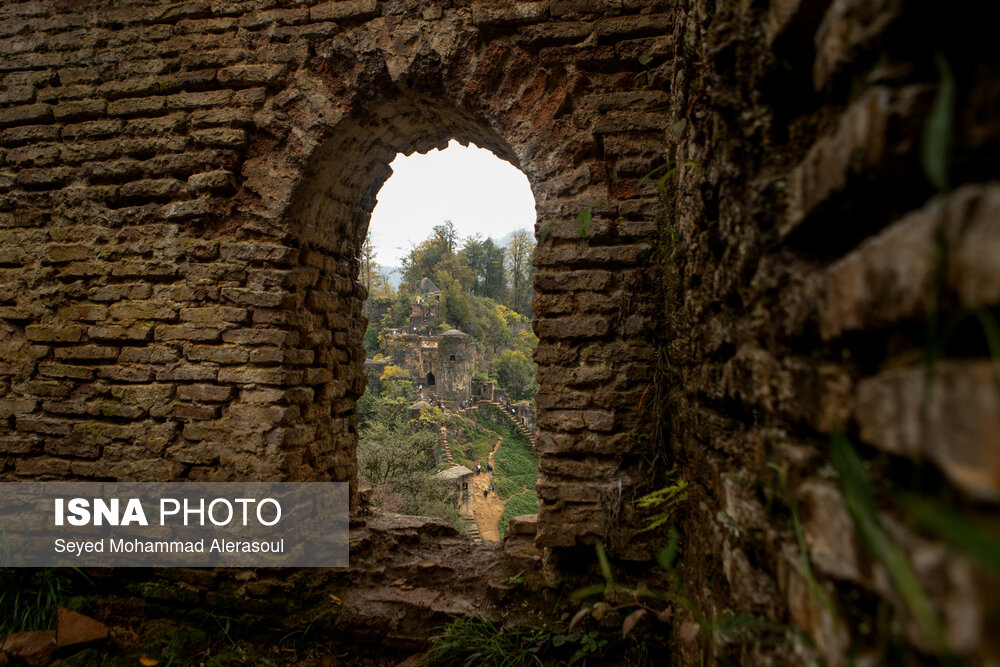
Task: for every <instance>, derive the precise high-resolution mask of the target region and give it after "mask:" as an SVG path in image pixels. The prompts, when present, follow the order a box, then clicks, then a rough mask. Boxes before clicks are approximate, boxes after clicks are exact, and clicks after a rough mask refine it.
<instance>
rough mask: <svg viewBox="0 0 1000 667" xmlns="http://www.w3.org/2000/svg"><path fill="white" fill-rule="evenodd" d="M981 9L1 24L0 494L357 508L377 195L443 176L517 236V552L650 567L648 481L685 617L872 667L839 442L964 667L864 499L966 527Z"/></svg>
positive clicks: (947, 578) (536, 12)
mask: <svg viewBox="0 0 1000 667" xmlns="http://www.w3.org/2000/svg"><path fill="white" fill-rule="evenodd" d="M984 4H985V3H976V2H972V1H971V0H964V1H962V2H958V3H953V4H952V5H949V6H948V7H947V8H940V7H930V6H929V3H922V2H917V1H916V0H914V1H911V2H906V1H905V0H878V1H877V2H871V1H869V0H816V1H815V2H807V1H805V0H770V2H766V1H764V0H718V1H716V0H641V1H640V0H609V1H602V0H542V1H537V2H509V3H507V2H505V3H485V2H461V1H452V0H441V1H439V2H426V3H418V2H415V1H411V0H385V1H382V2H380V1H377V0H342V1H338V2H325V3H311V2H296V1H279V0H247V1H242V2H236V1H233V2H207V1H205V2H202V1H198V0H195V1H192V2H186V3H180V4H178V3H171V2H165V1H164V2H158V1H155V0H153V1H151V2H144V3H141V4H140V3H138V2H136V3H125V2H111V1H110V0H104V1H95V2H91V3H70V2H62V1H57V0H48V1H46V0H27V1H23V2H15V1H10V2H5V3H3V4H2V5H0V54H2V55H0V77H2V79H0V165H2V168H0V285H2V288H3V289H2V291H0V394H2V398H0V427H2V428H0V457H2V459H0V461H2V462H0V476H2V478H3V479H41V478H45V479H70V478H73V479H123V480H124V479H129V480H148V479H220V480H224V479H288V480H295V479H336V480H348V481H351V482H352V484H354V485H356V478H357V474H356V461H355V458H356V457H355V447H356V439H357V434H356V426H357V416H356V412H355V402H356V399H357V398H358V396H359V395H360V394H361V393H362V391H363V389H364V383H365V373H364V369H363V360H364V352H363V348H362V345H361V338H362V335H363V333H364V330H365V319H364V317H363V315H362V304H363V301H364V299H365V297H366V294H365V290H364V288H363V287H362V285H361V284H360V283H359V281H358V272H359V262H358V255H359V249H360V246H361V242H362V240H363V238H364V235H365V232H366V228H367V224H368V220H369V216H370V213H371V209H372V206H373V204H374V197H375V193H376V192H377V191H378V189H379V187H380V186H381V184H382V183H383V182H384V180H385V178H387V176H388V175H389V169H388V163H389V162H390V161H391V159H392V158H393V157H394V155H395V154H396V153H397V152H404V153H410V152H412V151H415V150H421V151H422V150H427V149H429V148H431V147H443V146H444V145H445V144H446V142H447V141H448V140H449V139H451V138H457V139H459V140H460V141H464V142H468V141H474V142H476V143H477V144H479V145H481V146H484V147H487V148H490V149H491V150H493V151H494V152H496V153H497V154H498V155H499V156H501V157H503V158H505V159H507V160H510V161H511V162H512V163H514V164H516V165H517V166H519V167H520V168H521V169H522V170H524V172H525V173H526V175H527V176H528V178H529V181H530V182H531V184H532V188H533V191H534V194H535V199H536V202H537V213H538V224H537V226H536V230H535V232H536V237H537V239H538V241H539V245H538V248H537V250H536V254H535V262H536V266H537V269H538V272H537V274H536V276H535V289H536V295H535V301H534V310H535V313H536V314H537V319H536V321H535V325H534V326H535V331H536V333H537V334H538V337H539V339H540V342H539V346H538V350H537V353H536V357H535V359H536V361H537V363H538V381H539V383H540V388H539V390H538V393H537V397H536V406H537V410H538V413H537V421H538V426H539V437H538V449H539V454H540V479H539V482H538V487H537V488H538V493H539V496H540V500H541V506H540V511H539V517H538V530H539V532H538V535H537V540H538V543H539V545H541V546H544V547H548V548H549V549H550V553H553V554H555V556H556V557H558V556H559V555H560V554H564V553H567V552H566V550H568V549H573V548H581V549H584V550H585V551H586V552H587V553H588V554H589V552H590V547H589V546H588V545H589V544H590V543H592V542H594V541H596V540H599V539H600V540H603V541H605V542H606V543H607V544H608V545H609V548H610V550H611V552H612V553H613V554H615V555H617V556H618V557H619V558H621V559H640V561H641V559H647V558H648V556H649V554H650V553H651V551H650V549H651V548H652V547H653V546H655V543H654V541H652V540H648V539H647V540H645V541H644V540H639V539H637V537H639V536H638V534H637V528H638V527H639V526H640V525H641V523H640V518H639V517H637V516H636V515H635V514H634V511H633V509H632V501H633V500H634V498H635V497H636V496H637V495H639V494H640V493H642V492H644V491H645V490H648V489H649V488H651V486H650V485H651V484H652V483H653V482H652V480H651V478H652V477H654V476H655V475H657V474H659V473H662V472H663V471H665V470H667V469H670V468H676V470H677V471H678V472H679V475H680V476H681V477H682V478H683V479H685V480H686V481H687V482H688V484H689V497H688V500H687V501H686V502H685V503H684V505H683V506H682V507H681V508H679V509H678V514H677V520H678V523H679V527H680V529H681V545H682V554H683V559H682V563H683V565H682V570H681V571H682V574H683V575H684V581H685V586H686V589H687V590H688V591H689V593H690V594H691V597H692V599H693V601H694V603H695V604H697V606H698V608H699V609H701V610H702V612H703V613H704V614H705V615H706V616H717V615H721V614H722V613H723V612H724V611H725V610H731V611H736V612H739V613H743V614H750V615H753V616H756V617H758V618H764V619H767V620H770V621H773V622H775V623H778V624H787V625H791V626H797V627H800V628H802V629H804V630H805V631H806V633H807V634H809V635H810V636H811V637H813V639H814V641H815V643H816V645H817V646H818V647H819V649H818V650H819V652H820V653H823V654H825V655H827V656H828V657H829V660H830V663H831V664H841V659H840V656H843V655H844V654H846V653H848V652H849V651H854V652H856V653H857V654H859V655H860V656H861V658H862V660H863V661H864V660H867V661H868V662H869V663H872V662H874V663H878V662H879V660H880V656H881V657H884V655H883V654H880V653H879V652H878V647H877V646H875V645H874V644H875V640H874V639H873V635H874V631H873V630H872V628H876V627H880V626H878V623H879V622H881V621H884V620H885V619H887V618H888V619H890V621H887V622H889V623H890V626H891V627H890V629H894V630H895V636H898V637H899V638H900V645H901V646H903V647H904V649H903V651H902V652H903V653H904V654H905V653H909V654H913V653H914V652H916V653H920V652H924V653H926V652H928V651H929V650H930V649H931V647H930V645H929V642H928V640H927V637H926V633H924V632H922V631H921V630H919V629H918V628H917V627H916V625H915V624H914V622H913V621H912V618H911V616H910V615H909V614H908V612H907V611H906V609H905V607H906V605H905V604H904V603H902V602H901V601H900V596H899V595H898V593H897V592H896V589H895V588H894V586H893V584H892V580H891V578H890V577H889V576H888V573H887V571H886V568H885V567H883V566H882V565H880V564H879V563H878V562H877V560H876V559H873V558H872V557H871V556H870V555H869V552H868V551H867V550H866V549H865V548H864V547H863V545H862V541H861V540H859V539H858V537H857V536H856V535H855V533H854V530H853V526H852V521H851V518H850V516H849V515H848V512H847V510H846V507H845V502H844V498H843V495H842V493H841V491H840V490H839V488H838V483H837V479H836V474H835V470H834V469H833V467H832V466H831V465H830V449H831V434H832V433H833V432H834V431H836V430H840V431H843V432H844V433H845V434H846V438H848V439H849V440H850V441H851V442H852V443H853V444H854V447H855V448H856V449H857V451H858V452H859V453H860V455H861V457H862V458H863V460H864V461H865V464H866V466H867V467H866V469H865V470H866V474H867V476H869V477H870V478H871V479H872V480H874V487H875V490H876V495H875V502H876V503H877V508H878V510H879V512H880V516H881V517H882V522H883V524H884V525H885V526H887V528H886V530H887V531H888V532H889V533H891V535H892V536H893V539H894V541H895V542H898V543H899V544H901V545H902V547H903V549H904V552H905V553H906V554H907V555H908V556H910V560H911V561H912V563H913V567H914V568H915V570H916V572H917V575H918V577H919V580H920V581H921V582H923V583H924V584H925V585H926V588H927V594H928V595H929V596H930V598H931V600H932V601H933V603H934V607H935V609H936V610H937V612H938V615H939V616H940V617H941V619H942V623H943V626H944V630H945V638H946V639H947V642H948V643H949V645H950V646H951V647H952V648H953V649H954V650H956V651H957V652H958V653H959V654H961V655H963V656H966V657H968V658H969V659H970V660H971V661H973V662H977V663H980V664H988V660H989V659H991V658H990V656H995V655H997V654H1000V650H998V648H997V646H996V641H997V639H996V638H997V637H998V636H1000V633H998V632H996V630H997V629H998V628H997V627H996V624H997V619H998V618H1000V615H998V614H997V608H996V607H997V604H996V602H995V601H996V600H997V599H1000V597H998V596H997V595H996V592H997V586H996V581H995V579H990V578H988V577H986V576H985V574H984V572H983V570H982V568H980V567H979V566H977V565H976V564H975V563H974V561H973V559H972V558H970V557H969V556H968V555H966V554H964V553H963V552H962V551H961V550H960V549H957V548H955V547H953V546H949V545H947V544H946V543H945V542H944V541H943V540H942V539H939V538H938V537H937V536H936V535H935V534H934V531H932V530H928V529H927V528H926V527H920V526H918V525H916V524H915V522H914V521H913V519H912V516H910V515H909V514H907V513H906V511H905V510H904V509H903V508H902V506H901V505H900V503H899V502H898V498H899V497H900V494H901V493H902V492H909V493H914V492H915V493H917V494H921V495H922V496H923V497H924V498H930V499H933V500H935V501H936V502H937V503H939V504H940V505H942V506H943V507H944V508H945V509H946V510H947V511H948V512H951V514H950V515H949V516H953V517H956V521H959V520H961V521H965V520H970V519H975V520H980V521H983V522H986V525H993V526H995V524H996V520H997V512H996V500H997V495H998V493H997V487H998V480H1000V457H998V456H997V452H998V451H1000V441H998V438H1000V424H998V423H997V415H998V414H1000V410H998V401H1000V399H998V396H1000V386H998V383H997V378H996V375H995V372H994V366H993V364H991V361H990V355H989V352H990V346H991V345H995V340H996V336H995V335H994V334H993V333H992V332H993V329H992V328H991V327H992V326H993V325H992V324H991V322H993V321H994V320H995V318H996V316H997V306H998V305H1000V273H998V271H1000V269H998V267H1000V262H997V261H996V258H997V257H998V256H1000V242H998V239H1000V236H998V226H997V221H998V219H1000V214H998V197H1000V195H998V191H997V186H996V184H995V183H992V182H991V179H995V178H996V175H997V168H998V164H997V158H996V156H997V155H1000V152H998V151H997V147H998V146H997V144H998V139H1000V117H998V112H997V109H1000V104H998V103H997V102H998V100H1000V92H998V83H997V82H998V81H1000V73H998V70H1000V66H998V63H997V56H996V55H994V54H992V53H990V52H989V51H988V50H987V49H983V48H979V47H981V46H982V45H986V44H988V43H990V38H991V37H992V35H991V34H990V33H989V26H990V25H991V24H990V22H988V21H987V20H985V16H984V12H985V9H984V7H983V5H984ZM938 53H939V54H941V56H940V57H936V55H935V54H938ZM939 63H944V66H942V65H939ZM947 70H950V71H951V72H952V74H950V75H949V74H947V73H945V74H942V72H943V71H944V72H946V71H947ZM949 90H952V91H953V93H952V96H951V97H949V95H948V94H947V93H948V91H949ZM949 100H951V102H950V103H949ZM948 108H951V109H952V110H953V113H952V118H951V119H950V120H949V119H948V118H947V114H946V113H943V112H942V111H941V109H945V110H947V109H948ZM934 109H939V110H938V111H937V112H933V110H934ZM930 119H933V120H934V121H935V122H936V123H937V124H938V125H940V126H943V128H944V129H943V130H941V129H938V130H933V127H934V123H931V127H932V131H931V132H930V133H929V134H926V135H925V128H926V127H928V122H929V120H930ZM942 137H949V138H950V139H951V144H952V149H951V151H950V153H947V151H943V150H941V149H940V148H938V146H939V144H940V143H941V141H940V139H941V138H942ZM925 155H926V157H924V156H925ZM922 162H923V163H925V165H926V166H922ZM654 168H657V171H656V172H654V173H653V174H652V178H647V179H643V176H644V175H646V174H648V173H649V172H650V171H651V170H652V169H654ZM927 174H930V175H931V176H933V182H936V184H937V186H936V187H935V185H932V179H929V178H928V176H927ZM942 174H943V175H944V176H946V177H947V178H946V179H945V178H942ZM945 180H947V181H948V182H945ZM656 268H659V269H661V271H660V272H657V271H656V270H655V269H656ZM984 332H986V333H985V334H984ZM661 434H665V437H662V438H660V437H658V436H660V435H661ZM775 470H780V471H781V474H780V476H779V474H778V473H777V472H775ZM785 485H787V489H788V491H787V493H785V492H784V490H783V489H784V486H785ZM791 508H795V509H796V510H797V513H798V515H799V516H800V517H801V521H800V523H801V527H802V535H803V543H804V544H805V546H806V550H807V552H808V555H809V557H810V562H811V564H812V570H811V571H812V572H813V574H814V576H815V578H816V580H817V581H818V583H819V586H820V587H822V589H823V590H825V591H826V592H827V595H828V596H829V597H830V599H831V600H832V601H833V603H834V604H833V605H832V606H831V607H827V606H825V605H821V604H817V598H816V596H815V593H813V594H810V588H809V585H808V584H809V582H808V581H807V580H806V578H805V577H804V575H803V569H802V566H801V563H802V558H801V556H802V554H801V553H800V552H799V548H798V542H797V540H796V533H795V528H796V523H795V521H793V519H792V512H791V511H790V509H791ZM982 530H984V531H985V530H987V529H985V528H984V529H982ZM990 530H992V529H990ZM569 555H572V554H569ZM556 560H558V558H556ZM571 560H572V559H570V558H567V559H564V560H563V561H561V562H563V563H568V562H571ZM591 560H592V559H590V558H589V556H588V559H580V558H577V559H575V561H576V562H578V563H583V562H591ZM831 608H832V609H835V610H838V611H837V613H836V614H834V613H832V612H831V611H830V609H831ZM890 611H891V612H892V613H889V612H890ZM836 618H840V619H841V620H843V619H847V622H846V623H838V622H837V621H836ZM892 634H893V633H889V635H892ZM720 641H721V643H722V645H723V649H718V650H727V651H729V652H730V653H733V654H736V655H737V656H738V657H739V658H740V659H742V660H743V661H744V662H745V663H746V664H767V663H768V661H771V663H772V664H775V663H777V664H785V663H787V662H794V661H795V660H796V657H795V656H794V655H792V652H793V651H794V650H795V649H794V644H788V643H784V644H781V645H779V646H777V647H774V646H768V647H763V646H762V645H758V646H756V647H742V648H741V647H739V646H737V645H736V644H734V643H726V642H727V641H728V640H726V639H725V638H723V639H722V640H720ZM717 645H718V644H717V643H711V642H708V641H707V640H706V639H705V638H704V635H703V636H702V640H701V644H700V645H699V646H700V648H701V650H704V651H707V652H709V653H711V652H712V651H714V650H717V649H716V648H714V647H715V646H717ZM682 648H683V646H682ZM891 648H892V650H895V646H893V647H891ZM803 650H804V649H803ZM689 657H691V658H692V660H695V659H696V658H697V655H693V656H689Z"/></svg>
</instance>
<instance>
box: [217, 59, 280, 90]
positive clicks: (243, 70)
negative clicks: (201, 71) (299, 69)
mask: <svg viewBox="0 0 1000 667" xmlns="http://www.w3.org/2000/svg"><path fill="white" fill-rule="evenodd" d="M286 70H287V67H286V66H285V65H282V64H274V65H234V66H232V67H224V68H222V69H221V70H219V72H218V79H219V83H221V84H222V85H223V86H227V87H229V88H249V87H252V86H273V85H275V84H278V83H280V82H281V80H282V79H283V78H284V76H285V71H286Z"/></svg>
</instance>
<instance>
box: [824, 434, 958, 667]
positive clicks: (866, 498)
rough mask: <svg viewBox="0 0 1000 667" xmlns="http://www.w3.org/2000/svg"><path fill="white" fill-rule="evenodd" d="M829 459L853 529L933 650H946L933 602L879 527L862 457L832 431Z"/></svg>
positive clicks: (903, 558)
mask: <svg viewBox="0 0 1000 667" xmlns="http://www.w3.org/2000/svg"><path fill="white" fill-rule="evenodd" d="M832 439H833V442H832V445H833V447H832V460H833V467H834V468H836V470H837V473H838V475H839V477H840V480H839V481H840V490H841V493H842V494H843V497H844V504H845V505H846V506H847V511H848V514H850V515H851V520H852V521H853V522H854V528H855V530H856V531H857V533H858V536H859V537H860V538H861V542H862V543H863V544H864V545H865V547H866V548H867V549H868V551H869V553H871V555H872V556H873V557H874V558H875V560H877V561H878V562H879V563H881V564H882V566H883V567H885V569H886V572H888V574H889V579H890V580H891V581H892V584H893V588H895V589H896V592H897V593H899V596H900V598H902V600H903V603H904V604H905V605H906V608H907V609H908V610H909V612H910V614H911V615H912V616H913V618H914V620H915V621H916V622H917V624H918V625H919V626H920V628H921V630H923V632H924V635H925V636H926V637H927V639H928V640H929V641H930V642H931V644H932V645H933V646H934V648H935V650H937V651H940V652H943V651H945V649H946V643H945V637H944V630H943V629H942V626H941V620H940V619H939V618H938V615H937V611H936V610H935V609H934V605H933V604H932V603H931V601H930V600H929V599H928V597H927V594H926V593H924V589H923V587H921V585H920V580H919V579H918V578H917V575H916V574H915V573H914V572H913V568H912V567H911V566H910V561H909V560H908V559H907V557H906V554H904V553H903V551H902V550H901V549H900V548H899V547H898V546H897V545H896V543H895V542H893V541H892V539H891V538H890V537H889V535H888V533H886V531H885V529H884V528H883V527H882V521H881V520H880V519H879V516H878V512H877V511H876V509H875V498H874V495H873V493H872V490H871V487H870V486H869V484H868V475H867V473H866V472H865V469H864V466H863V465H862V463H861V459H859V458H858V455H857V454H856V453H855V451H854V448H853V447H852V446H851V443H850V442H848V440H847V437H846V436H844V434H843V433H840V432H836V433H834V434H833V438H832Z"/></svg>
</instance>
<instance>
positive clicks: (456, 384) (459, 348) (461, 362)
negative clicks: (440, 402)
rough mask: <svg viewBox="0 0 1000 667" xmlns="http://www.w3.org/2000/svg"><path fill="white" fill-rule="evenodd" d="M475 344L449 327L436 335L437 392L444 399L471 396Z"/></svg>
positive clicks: (461, 398) (458, 398) (466, 335)
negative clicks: (439, 334)
mask: <svg viewBox="0 0 1000 667" xmlns="http://www.w3.org/2000/svg"><path fill="white" fill-rule="evenodd" d="M475 359H476V345H475V343H474V342H473V340H472V338H471V337H470V336H469V335H468V334H465V333H462V332H461V331H459V330H458V329H449V330H448V331H445V332H444V333H443V334H441V336H439V337H438V354H437V366H436V375H437V394H438V396H440V397H441V398H443V399H444V400H446V401H464V400H468V399H469V398H471V396H472V394H471V387H472V364H473V362H474V361H475Z"/></svg>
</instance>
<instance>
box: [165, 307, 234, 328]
mask: <svg viewBox="0 0 1000 667" xmlns="http://www.w3.org/2000/svg"><path fill="white" fill-rule="evenodd" d="M248 315H249V312H248V311H247V309H246V308H234V307H232V306H200V307H197V308H181V310H180V316H181V321H182V322H193V323H195V324H207V325H212V324H219V323H222V322H236V323H241V322H246V320H247V316H248Z"/></svg>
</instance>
